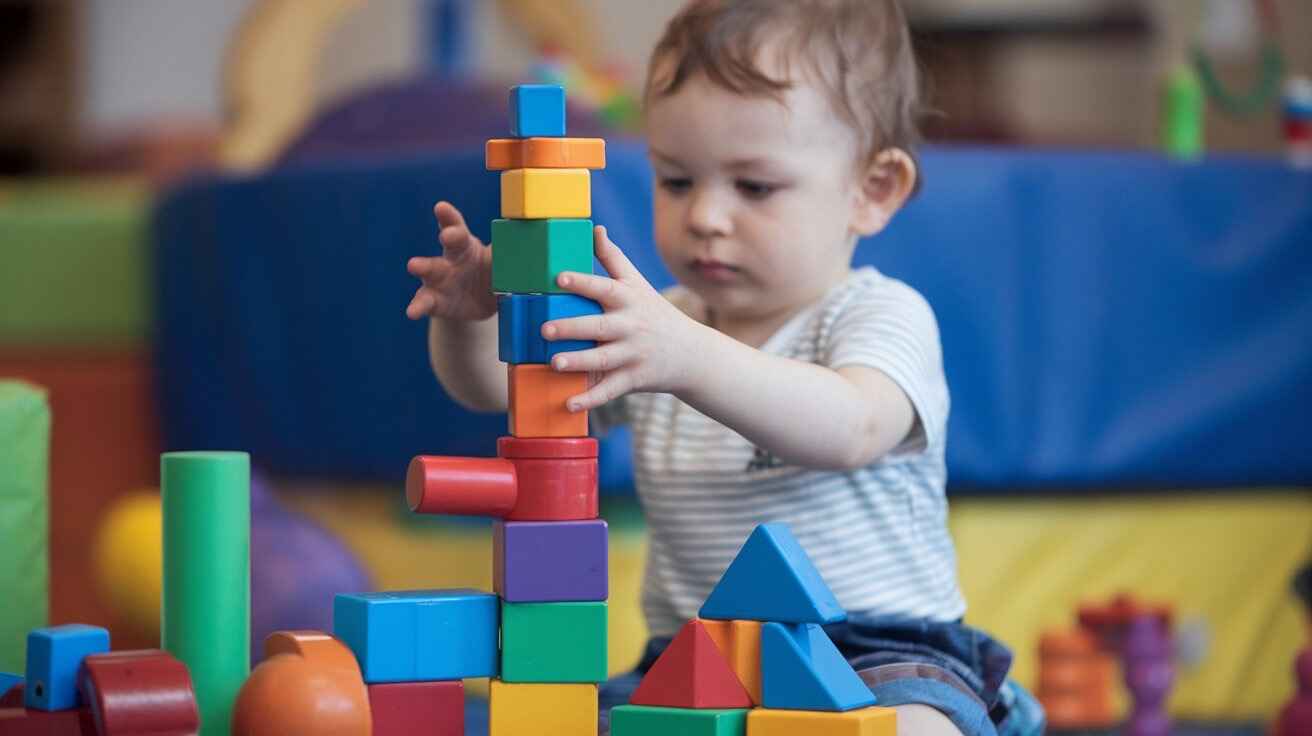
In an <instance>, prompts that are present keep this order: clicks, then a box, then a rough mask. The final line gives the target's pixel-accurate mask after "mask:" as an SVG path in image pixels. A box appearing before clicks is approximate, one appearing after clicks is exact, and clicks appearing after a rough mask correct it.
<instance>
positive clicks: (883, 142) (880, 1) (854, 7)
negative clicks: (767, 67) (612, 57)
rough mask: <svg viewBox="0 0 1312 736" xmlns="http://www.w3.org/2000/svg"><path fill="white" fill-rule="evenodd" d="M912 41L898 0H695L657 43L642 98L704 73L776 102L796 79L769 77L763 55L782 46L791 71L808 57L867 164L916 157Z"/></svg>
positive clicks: (917, 139) (733, 89)
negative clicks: (879, 156) (901, 153)
mask: <svg viewBox="0 0 1312 736" xmlns="http://www.w3.org/2000/svg"><path fill="white" fill-rule="evenodd" d="M910 36H911V34H910V31H909V30H908V28H907V22H906V17H905V16H904V15H903V13H902V8H901V7H900V6H899V5H898V3H897V0H692V1H691V2H689V3H688V5H687V6H685V7H684V8H683V10H681V11H679V14H678V15H676V16H675V17H674V18H673V20H671V21H670V23H669V25H668V26H666V28H665V33H664V35H663V36H661V40H660V41H659V42H658V43H657V44H656V49H655V50H654V51H653V52H652V55H651V64H650V65H649V67H648V71H647V84H646V89H645V90H644V93H643V97H644V99H645V100H648V101H650V100H651V98H652V97H655V96H663V95H668V94H672V93H674V92H676V91H677V90H678V89H679V87H680V86H682V85H683V83H684V82H686V81H687V80H688V79H689V78H690V77H692V76H693V75H695V74H705V75H706V77H707V78H708V79H709V80H710V81H712V82H713V83H715V84H717V85H719V86H721V87H724V88H725V89H728V90H729V91H731V92H735V93H737V94H743V95H760V94H764V95H769V96H772V97H775V98H778V97H779V96H780V94H781V93H782V92H783V91H784V90H786V89H788V88H790V87H791V86H792V82H791V81H790V80H789V79H787V78H785V79H776V78H774V77H772V76H769V75H767V74H766V73H765V72H763V71H762V70H761V68H760V58H759V57H760V53H761V50H762V49H763V48H764V47H765V45H766V44H767V43H770V42H775V41H780V42H782V44H783V46H782V47H781V49H780V50H781V52H782V54H783V56H782V61H783V62H784V63H785V64H786V66H785V69H788V68H789V67H790V66H791V65H792V63H793V62H795V61H800V62H802V64H803V65H804V67H805V70H806V71H808V72H810V73H811V74H812V75H813V76H814V78H815V79H816V80H817V81H819V82H820V83H821V85H822V86H823V87H824V89H825V92H826V94H827V96H828V98H829V101H830V103H831V104H832V105H833V107H834V111H835V113H837V114H838V115H839V116H841V117H842V118H843V120H844V121H845V122H846V123H847V124H848V125H850V126H851V127H852V129H853V130H854V131H855V132H856V133H857V139H858V146H859V151H860V153H861V156H862V159H863V161H869V160H871V159H872V158H873V157H874V155H875V154H876V153H878V152H879V151H881V150H883V149H886V148H901V149H903V150H905V151H906V152H907V153H908V154H909V155H913V156H914V154H915V147H916V145H917V144H918V143H919V142H920V132H919V129H918V128H917V125H916V122H917V119H918V118H919V116H920V80H919V73H918V71H917V69H916V62H915V57H914V55H913V53H912V49H911V37H910Z"/></svg>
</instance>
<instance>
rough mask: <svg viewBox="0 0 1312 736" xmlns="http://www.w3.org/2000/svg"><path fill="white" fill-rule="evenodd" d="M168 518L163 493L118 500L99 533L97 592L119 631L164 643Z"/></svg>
mask: <svg viewBox="0 0 1312 736" xmlns="http://www.w3.org/2000/svg"><path fill="white" fill-rule="evenodd" d="M163 534H164V515H163V511H162V510H161V507H160V497H159V492H158V491H156V490H154V489H151V490H142V491H141V492H139V493H130V494H128V495H125V496H123V497H121V498H119V499H118V500H117V501H115V502H114V505H113V506H112V507H110V509H109V511H108V513H106V514H105V518H104V521H103V522H101V525H100V529H99V530H98V531H97V533H96V538H95V542H94V545H95V553H94V555H93V564H94V566H95V571H96V590H97V592H98V593H99V595H100V597H101V598H102V599H103V600H104V601H105V603H106V604H107V605H108V607H109V609H110V612H111V613H112V623H113V624H114V627H113V628H114V630H115V631H118V630H119V627H120V626H125V627H128V628H129V630H131V631H133V632H134V633H139V634H141V635H143V636H146V637H148V639H149V640H153V641H158V640H159V602H160V596H161V595H162V591H163V584H164V577H163V575H164V545H163Z"/></svg>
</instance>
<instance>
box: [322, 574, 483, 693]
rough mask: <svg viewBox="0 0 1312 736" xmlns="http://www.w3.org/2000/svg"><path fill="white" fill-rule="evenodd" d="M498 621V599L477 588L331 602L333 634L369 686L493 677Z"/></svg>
mask: <svg viewBox="0 0 1312 736" xmlns="http://www.w3.org/2000/svg"><path fill="white" fill-rule="evenodd" d="M497 618H498V616H497V597H496V596H494V595H492V594H490V593H484V592H481V591H477V590H416V591H397V592H387V593H351V594H347V593H343V594H339V595H338V596H337V597H336V598H335V599H334V601H333V634H334V635H335V636H337V638H339V639H341V640H342V642H343V643H345V644H346V646H348V647H350V648H351V651H353V652H355V656H356V659H358V660H359V662H360V670H361V671H362V672H363V674H364V681H365V682H366V683H369V684H373V683H376V682H408V681H427V680H456V679H460V678H464V677H491V676H495V675H496V674H497V671H498V667H497Z"/></svg>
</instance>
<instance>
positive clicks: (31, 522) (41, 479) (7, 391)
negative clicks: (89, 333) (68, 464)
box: [0, 381, 50, 672]
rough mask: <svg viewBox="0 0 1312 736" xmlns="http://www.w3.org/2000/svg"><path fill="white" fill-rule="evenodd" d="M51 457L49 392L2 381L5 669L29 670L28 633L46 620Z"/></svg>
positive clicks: (0, 586) (0, 539)
mask: <svg viewBox="0 0 1312 736" xmlns="http://www.w3.org/2000/svg"><path fill="white" fill-rule="evenodd" d="M49 457H50V406H49V405H48V404H47V403H46V394H45V392H44V391H42V390H41V389H40V388H38V387H36V386H33V385H31V384H28V383H22V382H18V381H0V468H3V469H4V472H0V550H3V552H0V559H3V560H4V564H0V591H4V592H5V605H3V606H0V672H23V671H24V667H25V666H26V664H25V663H26V657H27V632H28V631H30V630H31V629H35V628H40V627H42V626H45V625H46V616H47V611H48V603H47V602H48V600H49V590H50V583H49V580H50V572H49V570H50V568H49V560H48V558H47V552H46V536H47V529H48V528H49V524H48V513H49V512H48V508H49V482H48V481H49V467H50V462H49Z"/></svg>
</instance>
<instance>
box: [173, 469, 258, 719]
mask: <svg viewBox="0 0 1312 736" xmlns="http://www.w3.org/2000/svg"><path fill="white" fill-rule="evenodd" d="M160 484H161V491H162V504H163V509H164V591H163V593H164V597H163V606H162V607H161V609H160V624H161V635H160V644H161V647H162V648H163V649H165V650H167V651H168V652H170V653H171V654H173V656H175V657H177V658H178V659H180V660H182V662H183V663H184V664H186V666H187V670H188V671H189V672H190V674H191V682H192V683H193V684H194V686H195V689H196V702H197V703H198V704H199V706H200V713H201V721H202V724H203V725H202V729H201V732H202V736H227V735H228V732H229V731H230V730H231V724H230V720H231V716H232V704H233V702H234V701H235V700H236V698H237V692H238V691H239V690H241V686H242V683H243V682H245V681H246V677H247V675H249V674H250V638H251V621H250V607H251V596H250V589H251V577H250V543H251V536H250V535H251V460H250V455H248V454H246V453H244V452H166V453H164V454H163V455H161V456H160Z"/></svg>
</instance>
